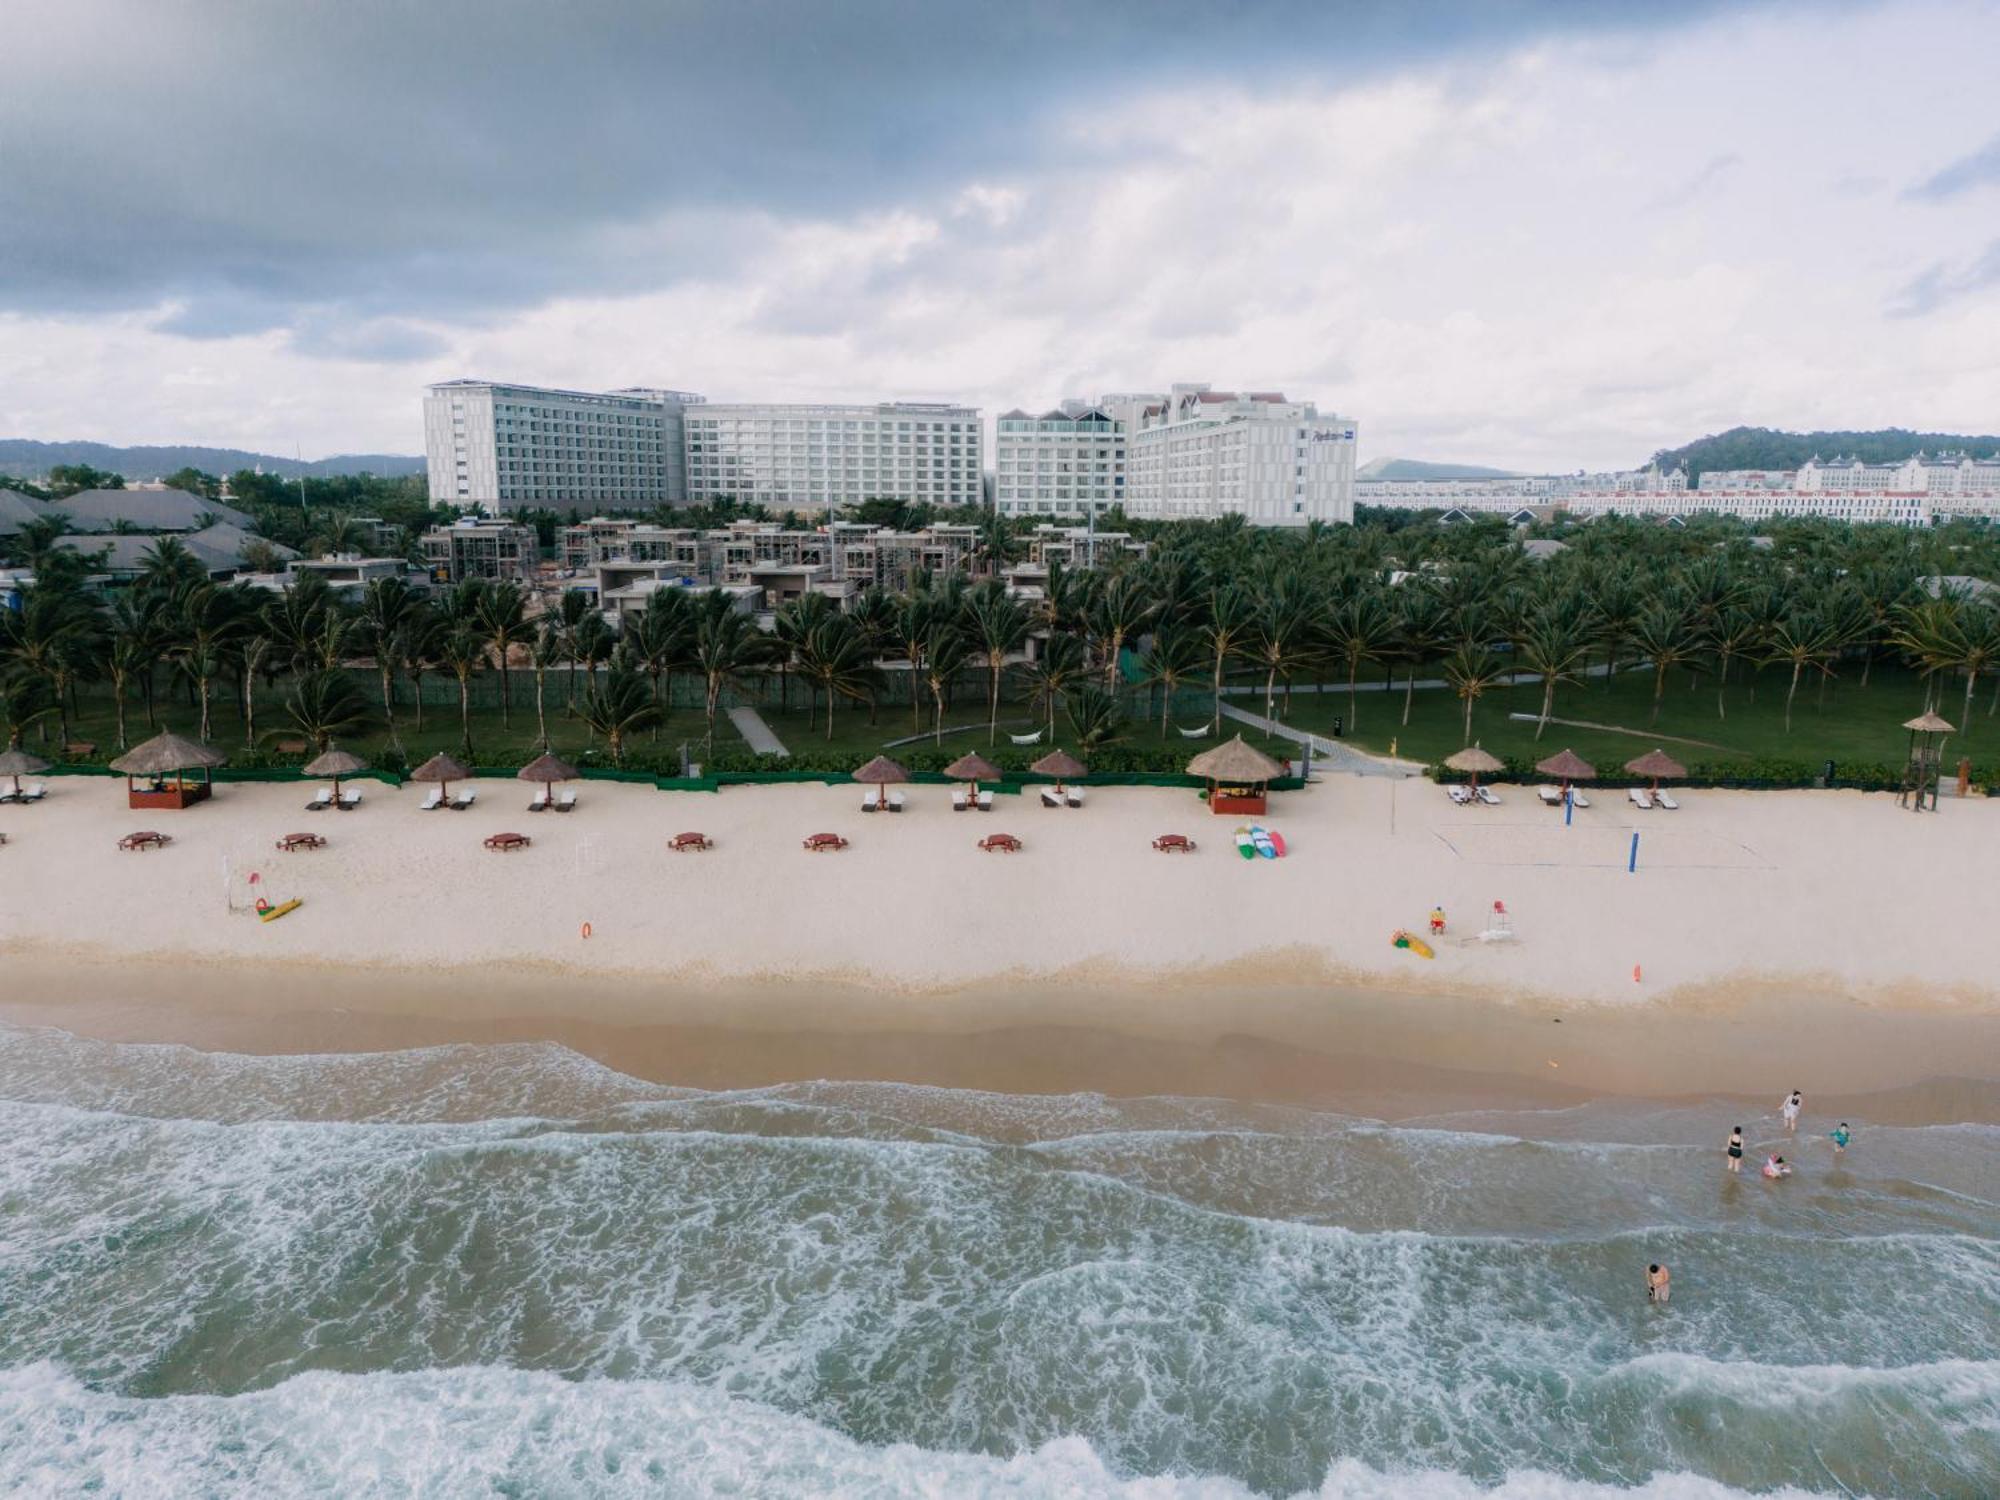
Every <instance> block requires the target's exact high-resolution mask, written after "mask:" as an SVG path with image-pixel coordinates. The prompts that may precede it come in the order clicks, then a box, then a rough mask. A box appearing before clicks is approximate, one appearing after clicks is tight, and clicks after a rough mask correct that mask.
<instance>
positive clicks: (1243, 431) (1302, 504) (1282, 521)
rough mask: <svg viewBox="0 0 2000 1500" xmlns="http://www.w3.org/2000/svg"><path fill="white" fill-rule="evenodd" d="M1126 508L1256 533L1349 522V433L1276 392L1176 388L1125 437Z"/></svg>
mask: <svg viewBox="0 0 2000 1500" xmlns="http://www.w3.org/2000/svg"><path fill="white" fill-rule="evenodd" d="M1127 443H1128V459H1127V473H1126V483H1125V509H1126V512H1127V514H1129V515H1132V516H1145V517H1149V518H1153V519H1157V520H1163V521H1173V520H1215V519H1218V518H1220V517H1223V516H1232V515H1240V516H1242V517H1243V518H1244V519H1245V520H1246V521H1248V522H1249V523H1250V524H1251V525H1253V526H1304V525H1306V524H1307V523H1308V522H1311V521H1325V522H1332V523H1347V522H1351V521H1352V520H1353V519H1354V448H1355V424H1354V422H1353V421H1352V420H1351V419H1348V418H1344V417H1322V416H1320V414H1319V409H1318V408H1317V407H1316V406H1314V404H1313V403H1312V402H1310V401H1287V400H1286V399H1285V398H1284V396H1282V395H1280V394H1279V393H1277V392H1275V391H1254V392H1245V393H1237V392H1233V391H1216V390H1211V389H1209V387H1207V386H1206V385H1176V386H1174V387H1173V389H1172V390H1171V391H1170V392H1169V393H1168V395H1167V397H1166V398H1165V399H1164V400H1162V401H1156V402H1151V403H1148V404H1146V405H1145V406H1143V407H1140V408H1139V411H1138V425H1137V426H1136V427H1134V428H1133V429H1132V430H1131V432H1130V433H1129V434H1128V436H1127Z"/></svg>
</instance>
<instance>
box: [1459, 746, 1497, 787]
mask: <svg viewBox="0 0 2000 1500" xmlns="http://www.w3.org/2000/svg"><path fill="white" fill-rule="evenodd" d="M1444 763H1445V765H1446V766H1448V767H1450V768H1451V769H1452V770H1454V771H1463V772H1465V774H1466V776H1467V778H1468V779H1469V780H1470V781H1471V782H1472V787H1473V790H1474V791H1477V790H1478V789H1479V778H1480V777H1482V776H1491V775H1492V774H1493V773H1494V772H1495V771H1504V770H1506V769H1507V763H1506V762H1505V761H1503V760H1501V759H1500V757H1499V756H1497V755H1495V754H1494V753H1493V752H1492V751H1490V750H1482V749H1480V748H1479V746H1477V745H1467V746H1466V747H1465V748H1464V749H1463V750H1461V751H1459V752H1458V754H1456V755H1450V756H1446V757H1445V762H1444Z"/></svg>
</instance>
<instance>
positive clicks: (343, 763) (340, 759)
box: [300, 750, 368, 802]
mask: <svg viewBox="0 0 2000 1500" xmlns="http://www.w3.org/2000/svg"><path fill="white" fill-rule="evenodd" d="M300 769H301V770H303V771H304V773H305V774H306V775H308V776H330V777H332V778H333V796H334V800H335V801H336V802H337V801H339V800H340V778H341V777H343V776H352V775H353V774H354V773H355V772H356V771H365V770H367V769H368V762H367V761H365V760H363V759H362V758H361V757H360V756H358V755H355V754H353V753H352V752H350V751H347V750H329V751H327V752H326V754H324V755H322V756H319V757H318V758H317V759H314V760H309V761H307V762H306V763H305V765H304V766H303V767H301V768H300Z"/></svg>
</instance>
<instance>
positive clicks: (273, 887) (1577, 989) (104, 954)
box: [0, 776, 2000, 1009]
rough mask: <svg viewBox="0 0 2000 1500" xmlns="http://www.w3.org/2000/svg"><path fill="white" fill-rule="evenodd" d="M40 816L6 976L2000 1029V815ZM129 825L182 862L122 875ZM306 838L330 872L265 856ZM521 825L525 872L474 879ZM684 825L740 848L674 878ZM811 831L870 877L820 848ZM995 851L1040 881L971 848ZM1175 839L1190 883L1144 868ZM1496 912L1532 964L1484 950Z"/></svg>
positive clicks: (623, 797) (1884, 800) (845, 803)
mask: <svg viewBox="0 0 2000 1500" xmlns="http://www.w3.org/2000/svg"><path fill="white" fill-rule="evenodd" d="M49 785H50V793H49V796H48V798H47V799H46V800H45V801H44V802H42V803H40V804H38V805H36V806H32V807H25V808H24V807H15V806H0V832H5V833H6V834H7V835H8V836H9V843H8V845H7V846H6V847H5V848H0V951H9V950H11V951H15V952H19V953H24V954H25V953H30V952H33V953H39V954H43V955H46V954H48V953H49V952H51V951H58V952H68V953H75V954H77V955H79V956H89V957H96V958H115V957H118V956H121V955H131V956H139V955H148V956H164V955H184V956H188V957H196V958H202V959H220V958H231V957H234V958H253V959H258V960H284V959H295V960H298V959H309V960H325V961H330V962H336V963H344V964H388V965H397V966H417V967H434V966H460V965H481V964H487V965H490V964H494V963H501V964H509V965H513V964H520V963H523V962H524V961H525V962H532V963H534V964H537V965H553V966H558V967H561V968H566V969H571V970H582V971H604V972H612V973H645V974H650V975H657V976H660V977H663V978H666V977H670V978H673V979H676V980H685V981H689V982H692V983H697V984H700V983H710V982H722V981H732V980H740V979H746V978H768V977H779V976H809V975H831V976H844V977H848V978H855V977H861V976H867V977H870V978H872V979H874V980H877V981H879V982H881V983H885V984H889V985H895V986H904V987H918V988H928V987H936V986H953V985H959V984H965V983H971V982H975V981H978V980H982V979H991V978H995V977H1000V976H1006V975H1014V974H1019V975H1027V974H1055V973H1060V972H1065V971H1068V972H1071V973H1075V974H1081V975H1088V976H1090V977H1092V978H1096V979H1099V980H1103V979H1111V978H1125V977H1142V976H1146V975H1157V976H1159V977H1161V978H1167V977H1184V976H1193V975H1196V974H1198V973H1200V971H1204V970H1213V969H1216V968H1219V967H1226V968H1227V969H1229V971H1230V973H1231V975H1232V977H1237V978H1242V979H1253V978H1256V977H1258V976H1260V975H1262V976H1275V975H1277V974H1280V973H1282V974H1283V975H1285V976H1287V977H1290V978H1294V979H1307V980H1310V979H1315V978H1319V977H1328V978H1346V979H1350V980H1361V981H1366V982H1371V983H1382V982H1387V983H1391V984H1411V985H1420V986H1424V987H1435V988H1443V989H1451V990H1458V991H1466V992H1477V993H1482V994H1515V995H1540V996H1545V997H1560V998H1565V999H1570V1000H1610V1001H1628V1000H1632V999H1650V998H1657V997H1659V996H1662V995H1665V994H1668V993H1671V992H1675V991H1688V990H1691V989H1703V990H1707V989H1713V988H1718V987H1724V986H1740V985H1743V984H1745V983H1747V982H1751V981H1770V982H1774V983H1782V984H1788V985H1792V986H1794V987H1798V986H1801V985H1803V986H1810V987H1812V988H1814V989H1816V990H1819V991H1821V992H1823V993H1829V994H1835V995H1838V994H1854V995H1856V996H1859V997H1861V998H1865V999H1881V1000H1888V1001H1893V1002H1899V1003H1905V1004H1922V1003H1926V1002H1937V1003H1948V1004H1955V1005H1970V1006H1974V1007H1976V1008H1979V1009H1992V1008H2000V984H1997V983H1996V981H1995V972H1996V967H2000V964H1996V960H2000V947H1996V945H1995V943H1994V941H1993V937H1992V924H1993V922H1994V916H1993V905H1992V901H1993V894H1994V875H1995V872H1996V870H2000V852H1996V851H2000V839H1996V835H2000V806H1996V805H1994V804H1991V803H1987V802H1984V801H1969V802H1952V801H1947V802H1946V804H1945V806H1944V809H1943V811H1942V812H1941V813H1938V814H1936V815H1931V814H1925V815H1922V816H1918V815H1915V814H1912V813H1910V812H1907V811H1904V810H1902V809H1899V808H1898V807H1897V806H1896V804H1895V800H1894V798H1893V797H1889V796H1883V795H1863V794H1860V793H1849V792H1834V793H1825V792H1819V793H1808V792H1796V793H1740V792H1739V793H1725V792H1713V791H1689V792H1684V793H1683V794H1682V795H1681V799H1680V800H1681V803H1682V807H1681V810H1680V811H1679V812H1677V813H1666V812H1651V813H1642V812H1638V811H1636V810H1635V809H1632V808H1630V807H1629V806H1628V805H1626V804H1625V803H1624V802H1623V801H1622V798H1621V797H1619V796H1616V795H1614V794H1611V793H1604V794H1600V795H1598V796H1597V797H1596V798H1595V805H1594V806H1593V807H1592V808H1591V809H1590V810H1589V811H1587V812H1579V813H1578V814H1577V815H1576V821H1575V824H1574V826H1572V827H1568V828H1565V827H1563V826H1562V818H1561V814H1560V813H1559V812H1555V811H1551V810H1549V809H1546V808H1544V807H1542V806H1541V805H1540V804H1539V803H1537V802H1536V801H1535V800H1534V798H1533V797H1532V796H1531V795H1529V794H1527V793H1525V792H1523V791H1522V790H1521V789H1519V788H1505V789H1503V795H1504V796H1505V798H1506V802H1505V805H1504V806H1502V807H1499V808H1470V809H1469V808H1460V807H1456V806H1453V805H1452V804H1451V803H1450V802H1449V801H1447V799H1446V797H1445V795H1444V793H1443V792H1442V791H1441V790H1440V789H1438V788H1437V787H1435V786H1433V785H1431V784H1429V783H1427V782H1422V781H1407V782H1401V783H1395V782H1390V781H1384V780H1363V779H1359V778H1353V777H1346V776H1339V777H1334V778H1331V779H1329V780H1327V781H1325V782H1324V783H1322V784H1319V785H1316V786H1315V787H1313V788H1312V789H1310V790H1309V791H1306V792H1301V793H1292V794H1280V795H1278V796H1276V797H1274V798H1273V813H1272V815H1271V816H1270V817H1268V818H1267V819H1265V820H1264V821H1265V822H1266V823H1268V824H1269V825H1270V826H1271V827H1273V828H1276V829H1279V830H1280V831H1282V832H1283V833H1284V834H1285V836H1286V837H1287V839H1288V840H1289V842H1290V850H1291V852H1290V855H1289V857H1287V858H1285V859H1282V860H1277V861H1265V860H1257V861H1253V862H1249V863H1246V862H1244V861H1242V860H1240V859H1239V858H1238V856H1237V854H1236V851H1235V849H1234V847H1233V844H1232V839H1231V835H1232V833H1233V830H1234V828H1235V826H1236V824H1237V823H1238V822H1239V821H1242V820H1240V819H1237V818H1234V817H1216V816H1212V815H1211V814H1209V813H1208V811H1207V809H1206V807H1205V806H1204V805H1203V804H1202V803H1201V802H1200V801H1198V800H1197V799H1196V797H1195V796H1194V795H1193V794H1192V793H1188V792H1172V791H1161V790H1152V789H1137V788H1093V789H1091V790H1090V791H1089V793H1088V806H1087V807H1086V808H1084V809H1082V810H1068V809H1065V810H1052V809H1047V808H1044V807H1042V806H1041V805H1040V803H1039V800H1038V799H1036V798H1035V797H1033V796H1032V795H1031V796H1026V797H1011V796H1001V797H999V798H997V799H996V806H995V810H994V811H993V812H992V813H990V814H983V815H982V814H978V813H961V814H955V813H953V812H952V811H951V809H950V805H949V800H948V796H947V793H946V791H945V789H944V788H941V787H929V786H922V787H911V788H907V789H906V795H907V797H908V801H909V804H910V810H909V811H907V812H905V813H903V814H901V815H891V814H886V813H884V814H872V815H864V814H863V813H862V812H861V811H860V807H859V801H860V789H859V788H858V787H853V786H817V785H795V786H784V787H754V788H750V787H746V788H732V789H729V790H726V791H724V792H722V793H720V794H713V795H710V794H697V793H662V792H657V791H653V790H651V789H648V788H643V787H635V786H626V785H617V784H611V783H595V782H593V783H585V784H582V785H581V786H580V788H579V805H578V807H577V810H576V811H574V812H573V813H569V814H566V815H565V814H556V813H553V812H551V813H541V814H534V815H530V814H529V813H527V812H526V811H525V804H526V802H527V800H528V796H529V789H528V788H527V787H525V786H524V785H522V784H520V783H517V782H491V781H489V782H483V783H479V784H478V785H479V801H478V805H477V807H476V808H475V809H474V810H472V811H468V812H464V813H455V812H451V811H444V810H440V811H436V812H430V813H420V812H419V811H418V810H417V805H418V803H419V801H420V800H421V798H422V797H423V795H424V794H425V790H426V789H424V788H421V787H416V786H411V787H406V788H403V789H401V790H394V789H391V788H388V787H386V786H381V785H378V784H376V783H373V782H363V783H360V785H361V786H362V787H363V789H364V792H365V800H364V802H363V805H362V806H361V808H360V809H359V810H357V811H355V812H351V813H342V812H337V811H328V812H320V813H307V812H305V811H303V804H304V802H305V800H306V797H307V795H308V789H306V788H304V787H300V786H291V785H261V784H260V785H250V784H243V785H223V786H221V787H219V788H218V790H217V794H216V796H215V798H214V800H212V801H211V802H208V803H206V804H204V805H201V806H199V807H196V808H194V809H191V810H189V811H186V812H178V813H176V812H133V811H130V810H129V809H128V808H127V807H126V806H125V788H124V784H123V783H122V782H117V781H112V780H109V779H96V778H88V779H86V778H81V777H78V778H53V779H51V781H50V783H49ZM138 828H158V829H160V830H162V831H164V832H168V833H170V834H172V835H173V838H174V842H173V844H172V846H171V847H170V848H168V849H165V850H163V851H159V852H154V853H144V854H133V853H126V852H121V851H120V850H118V849H117V847H116V844H117V840H118V838H119V836H120V835H122V834H124V833H128V832H131V831H132V830H134V829H138ZM295 829H296V830H308V831H313V832H318V833H322V834H325V835H326V836H327V837H328V838H329V839H330V840H331V844H330V847H328V848H326V849H323V850H319V851H316V852H312V853H298V854H280V853H277V852H275V851H274V850H273V847H272V844H273V841H274V840H275V839H276V838H277V836H278V835H280V834H282V833H285V832H288V831H291V830H295ZM502 829H509V830H517V831H520V832H524V833H527V834H529V835H530V836H531V837H532V838H533V840H534V846H533V847H532V848H531V849H528V850H526V851H523V852H520V853H514V854H497V853H492V852H489V851H488V850H486V849H485V848H483V847H482V840H483V839H484V838H485V836H486V835H488V834H491V833H494V832H497V831H500V830H502ZM681 829H701V830H703V831H705V832H707V833H708V834H709V835H711V836H712V837H713V838H714V839H715V840H716V842H717V847H716V848H715V849H714V850H713V851H711V852H709V853H706V854H675V853H671V852H669V851H668V850H667V848H666V840H667V838H668V837H669V836H670V835H671V834H673V833H675V832H677V831H679V830H681ZM1634 829H1637V830H1638V831H1639V832H1640V833H1641V835H1642V838H1641V844H1640V854H1639V870H1638V873H1637V874H1628V873H1627V872H1626V869H1625V860H1626V854H1627V851H1628V847H1629V841H1630V837H1631V833H1632V830H1634ZM820 830H828V831H833V832H838V833H842V834H845V835H847V836H848V837H849V838H850V839H851V840H852V841H853V842H852V845H851V847H850V848H848V849H847V850H845V851H844V852H841V853H837V854H807V853H805V852H803V851H802V849H801V848H800V840H801V838H802V837H803V836H804V835H805V834H808V833H812V832H816V831H820ZM1002 830H1004V831H1008V832H1013V833H1016V834H1018V835H1020V836H1021V837H1022V838H1023V839H1024V840H1025V841H1026V845H1027V847H1026V849H1025V851H1024V852H1022V853H1019V854H1014V855H1005V854H986V853H982V852H981V851H979V850H978V849H976V848H975V847H974V845H975V843H976V841H977V840H978V839H979V838H980V837H981V836H982V835H984V834H987V833H992V832H996V831H1002ZM1168 831H1179V832H1185V833H1189V834H1192V835H1193V836H1194V837H1195V838H1196V839H1197V840H1198V841H1199V842H1200V845H1201V848H1200V852H1199V853H1197V854H1195V855H1192V856H1186V855H1164V854H1159V853H1155V852H1154V851H1153V849H1152V848H1151V840H1152V838H1153V836H1154V835H1155V834H1158V833H1163V832H1168ZM225 869H226V870H227V871H228V872H229V873H228V875H227V876H225ZM252 870H255V871H258V872H260V873H261V874H262V877H263V883H262V885H261V887H260V888H261V889H262V890H264V891H265V892H267V893H268V894H269V895H270V897H271V898H272V899H274V900H283V899H286V898H289V897H293V896H297V897H301V898H303V900H304V903H305V904H304V906H303V907H302V908H301V909H300V910H298V911H296V912H294V913H292V914H291V915H289V916H287V917H285V918H283V919H282V920H280V921H277V922H274V923H268V924H266V923H260V922H258V921H256V920H255V919H254V918H253V917H251V916H250V915H247V914H245V913H244V912H243V911H241V910H238V911H235V912H232V911H231V910H230V908H229V902H230V900H231V899H233V900H234V902H235V903H236V904H237V906H238V907H239V908H240V907H245V906H247V905H248V902H249V899H250V897H251V896H252V895H254V894H255V890H254V889H253V888H252V887H251V886H249V885H248V883H247V882H246V881H245V879H244V877H245V876H246V874H247V873H248V872H249V871H252ZM1496 898H1498V899H1502V900H1504V901H1505V902H1506V904H1507V906H1508V909H1509V911H1510V912H1511V914H1512V919H1513V924H1514V927H1515V930H1516V932H1517V933H1518V939H1517V941H1515V942H1513V943H1510V944H1484V943H1480V942H1477V941H1473V940H1472V938H1471V934H1472V933H1473V932H1475V931H1476V930H1477V929H1478V928H1479V927H1481V926H1483V925H1484V923H1485V918H1486V912H1487V911H1488V909H1489V907H1490V905H1491V903H1492V902H1493V901H1494V900H1495V899H1496ZM1433 902H1441V903H1442V904H1443V905H1444V907H1445V909H1446V911H1447V913H1448V914H1449V916H1450V918H1451V923H1452V926H1451V932H1450V934H1449V935H1448V936H1447V937H1446V939H1445V940H1444V941H1443V942H1442V943H1441V944H1440V945H1439V947H1438V954H1437V957H1436V959H1435V960H1434V961H1431V962H1425V961H1423V960H1421V959H1419V958H1416V957H1413V956H1411V955H1409V954H1407V953H1403V952H1399V951H1397V950H1395V949H1394V948H1392V947H1391V945H1390V941H1389V939H1390V933H1391V932H1392V930H1393V929H1395V928H1397V927H1408V928H1411V929H1413V930H1421V929H1422V928H1423V926H1424V922H1425V918H1426V915H1427V913H1428V911H1429V909H1430V907H1431V904H1432V903H1433ZM585 922H589V923H590V924H591V936H590V937H589V938H587V939H586V938H584V937H583V936H582V931H581V929H582V924H584V923H585ZM1635 965H1637V966H1639V968H1640V971H1641V975H1642V980H1641V982H1639V983H1635V982H1634V980H1633V969H1634V966H1635ZM1208 977H1213V976H1212V975H1210V976H1208Z"/></svg>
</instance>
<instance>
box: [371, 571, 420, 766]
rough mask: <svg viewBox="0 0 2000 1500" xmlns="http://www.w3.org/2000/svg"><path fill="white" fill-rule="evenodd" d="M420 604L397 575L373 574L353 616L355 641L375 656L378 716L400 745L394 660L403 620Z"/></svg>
mask: <svg viewBox="0 0 2000 1500" xmlns="http://www.w3.org/2000/svg"><path fill="white" fill-rule="evenodd" d="M422 606H423V601H422V600H421V599H419V598H418V597H417V596H416V595H415V594H413V593H411V592H410V586H409V585H408V584H407V583H405V582H403V580H402V579H400V578H377V579H375V580H374V581H373V582H371V583H370V584H369V585H368V586H367V588H366V589H364V590H363V591H362V594H361V612H360V615H359V617H358V620H357V624H358V625H359V627H360V639H359V641H358V642H357V643H356V644H358V645H359V646H361V647H362V649H364V650H366V651H367V652H368V654H369V655H370V656H372V657H374V658H375V672H376V676H377V677H378V679H379V680H380V682H381V685H382V720H383V722H384V723H385V724H386V725H387V726H388V729H389V743H390V744H392V745H394V746H395V747H396V748H397V749H399V750H400V749H401V748H402V743H403V742H402V739H401V737H400V736H399V735H398V734H397V732H396V695H395V681H396V664H397V651H398V647H399V644H400V640H401V633H402V629H403V625H404V622H405V621H407V620H409V619H410V617H411V616H412V615H414V614H415V613H416V612H417V611H418V610H419V609H420V608H421V607H422Z"/></svg>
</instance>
